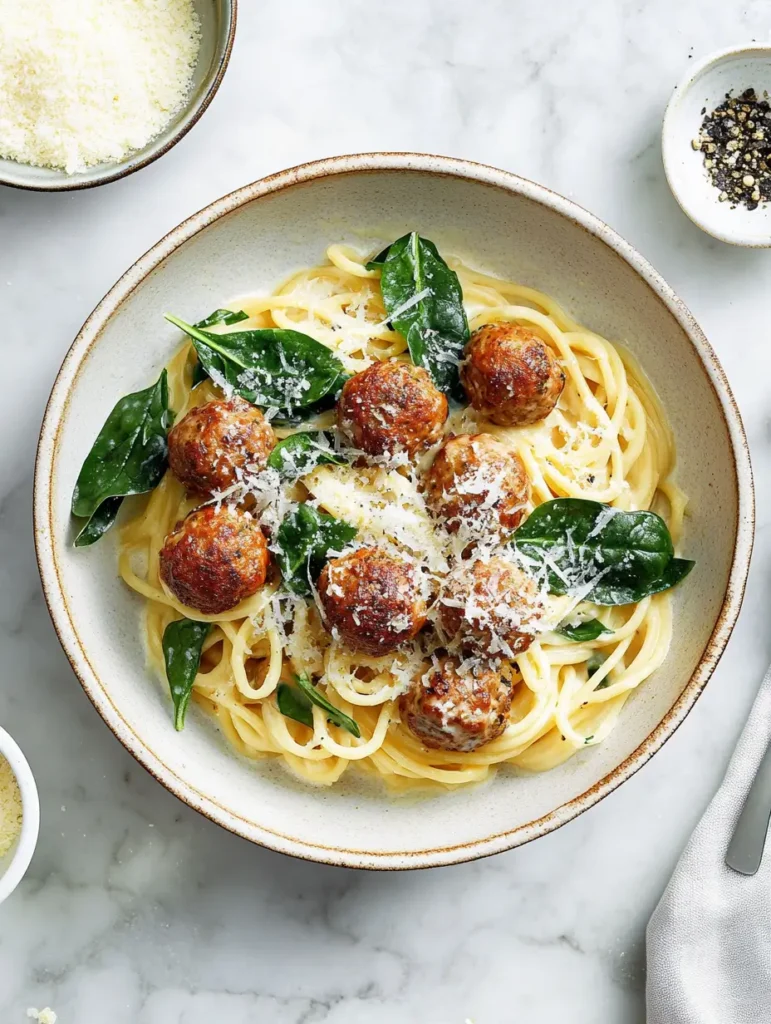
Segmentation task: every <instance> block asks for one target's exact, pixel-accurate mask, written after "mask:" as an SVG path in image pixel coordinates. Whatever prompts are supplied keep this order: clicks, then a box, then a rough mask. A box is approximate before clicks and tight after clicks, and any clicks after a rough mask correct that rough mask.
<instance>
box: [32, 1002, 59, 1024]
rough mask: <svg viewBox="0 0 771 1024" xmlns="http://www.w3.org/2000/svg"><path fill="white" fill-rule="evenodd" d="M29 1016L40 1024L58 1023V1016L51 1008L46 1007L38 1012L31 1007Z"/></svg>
mask: <svg viewBox="0 0 771 1024" xmlns="http://www.w3.org/2000/svg"><path fill="white" fill-rule="evenodd" d="M27 1016H28V1017H30V1018H31V1019H32V1020H36V1021H37V1022H38V1024H56V1021H57V1016H56V1014H55V1013H54V1011H53V1010H52V1009H51V1007H50V1006H46V1007H45V1009H44V1010H36V1009H35V1007H34V1006H30V1008H29V1009H28V1010H27Z"/></svg>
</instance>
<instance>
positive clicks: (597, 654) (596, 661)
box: [586, 651, 610, 690]
mask: <svg viewBox="0 0 771 1024" xmlns="http://www.w3.org/2000/svg"><path fill="white" fill-rule="evenodd" d="M607 660H608V656H607V654H605V653H604V652H603V651H594V652H593V653H592V654H591V656H590V657H589V660H588V661H587V663H586V677H587V679H591V678H592V676H593V675H594V674H595V673H596V672H599V670H600V669H601V668H602V666H603V665H604V664H605V662H606V661H607ZM607 686H610V680H609V679H608V677H607V676H605V678H604V679H601V680H600V681H599V683H597V685H596V686H595V690H604V689H605V688H606V687H607Z"/></svg>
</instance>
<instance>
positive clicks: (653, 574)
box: [512, 498, 693, 605]
mask: <svg viewBox="0 0 771 1024" xmlns="http://www.w3.org/2000/svg"><path fill="white" fill-rule="evenodd" d="M512 542H513V544H514V545H515V547H516V549H517V551H519V552H520V553H521V554H522V555H523V556H524V557H525V559H526V560H527V561H529V562H530V564H531V566H532V567H533V568H535V569H536V571H543V572H544V573H545V574H546V577H547V580H548V585H549V590H550V591H551V593H553V594H569V593H579V592H581V593H583V596H584V597H585V598H586V599H587V600H589V601H593V602H594V603H595V604H602V605H617V604H634V603H636V602H637V601H641V600H642V599H643V598H644V597H648V596H649V595H650V594H656V593H658V592H659V591H661V590H667V589H669V587H673V586H674V585H675V584H676V583H678V582H679V581H680V580H682V579H684V578H685V576H687V575H688V573H689V572H690V571H691V569H692V568H693V562H689V561H687V560H685V559H680V558H674V557H673V551H674V549H673V545H672V538H671V537H670V535H669V530H668V529H667V526H666V523H665V522H664V520H663V519H662V518H661V517H660V516H657V515H656V514H655V513H653V512H622V511H620V510H618V509H614V508H611V507H610V506H609V505H602V504H600V502H597V501H587V500H585V499H583V498H556V499H555V500H554V501H546V502H544V503H543V504H542V505H539V506H538V507H537V508H536V509H535V510H534V511H533V512H532V513H531V514H530V516H529V517H528V518H527V519H526V520H525V522H524V523H523V524H522V526H520V527H519V529H518V530H517V531H516V532H515V533H514V535H513V538H512Z"/></svg>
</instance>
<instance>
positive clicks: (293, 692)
mask: <svg viewBox="0 0 771 1024" xmlns="http://www.w3.org/2000/svg"><path fill="white" fill-rule="evenodd" d="M276 703H277V704H278V710H279V711H280V712H281V714H282V715H283V716H284V717H285V718H292V719H294V721H295V722H300V723H301V724H302V725H307V726H308V728H309V729H312V728H313V704H312V702H311V701H310V699H309V698H308V697H306V696H305V694H304V693H303V691H302V690H298V689H297V687H296V686H289V684H288V683H279V684H278V687H277V689H276Z"/></svg>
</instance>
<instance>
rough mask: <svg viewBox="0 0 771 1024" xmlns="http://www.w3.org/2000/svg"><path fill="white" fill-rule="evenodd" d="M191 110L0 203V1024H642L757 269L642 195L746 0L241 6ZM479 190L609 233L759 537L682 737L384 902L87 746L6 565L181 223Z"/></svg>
mask: <svg viewBox="0 0 771 1024" xmlns="http://www.w3.org/2000/svg"><path fill="white" fill-rule="evenodd" d="M241 7H242V11H241V18H240V26H239V31H238V38H237V42H236V48H235V53H234V57H233V62H232V65H231V69H230V71H229V73H228V76H227V78H226V79H225V82H224V85H223V87H222V89H221V92H220V94H219V96H218V97H217V99H216V100H215V102H214V104H213V106H212V108H211V110H210V111H209V113H208V114H207V115H206V116H205V117H204V119H203V121H202V122H201V123H200V124H199V125H198V126H197V127H196V128H195V129H194V130H193V132H192V133H191V134H190V135H189V136H188V137H187V138H186V139H185V140H183V142H182V143H180V145H179V146H178V147H177V148H176V149H174V150H173V151H172V152H171V153H170V154H169V155H168V156H166V157H165V158H164V159H163V160H161V161H160V162H159V163H157V164H154V165H153V166H151V167H149V168H147V169H145V170H143V171H141V172H140V173H139V174H137V175H135V176H133V177H132V178H130V179H128V180H126V181H123V182H119V183H116V184H114V185H108V186H106V187H104V188H101V189H98V190H95V191H89V192H84V193H81V194H71V195H58V196H46V195H37V194H31V193H29V194H25V193H21V192H14V191H11V190H7V189H0V322H1V323H2V338H1V340H0V351H1V352H2V360H3V362H2V374H3V384H4V387H3V401H2V404H1V405H0V419H1V422H2V444H1V445H0V644H1V645H2V650H3V661H2V665H3V673H2V684H0V721H2V723H3V724H4V725H6V726H7V728H8V729H9V730H10V731H11V732H12V733H13V734H14V735H15V737H16V738H17V739H18V741H19V742H20V743H21V744H22V746H23V747H24V749H25V750H26V752H27V753H28V755H29V758H30V761H31V763H32V766H33V769H34V771H35V773H36V776H37V779H38V782H39V785H40V790H41V798H42V815H43V817H42V830H41V839H40V845H39V848H38V851H37V854H36V856H35V859H34V861H33V864H32V868H31V871H30V873H29V876H28V877H27V879H26V881H25V882H24V883H23V885H22V887H21V888H20V890H19V891H18V892H17V893H16V894H15V895H14V896H13V897H12V898H11V899H10V900H9V902H8V903H7V904H5V905H4V906H3V907H2V908H1V909H0V1020H1V1021H2V1022H3V1024H22V1022H23V1021H24V1020H25V1019H26V1018H25V1010H26V1008H27V1007H28V1006H30V1005H34V1006H44V1005H46V1004H48V1005H51V1006H53V1007H54V1008H55V1009H56V1010H57V1012H58V1014H59V1021H60V1024H102V1022H103V1021H105V1020H109V1021H110V1022H111V1024H215V1022H216V1024H219V1022H223V1024H224V1022H228V1024H247V1022H248V1024H258V1022H259V1024H268V1022H269V1024H273V1022H275V1024H301V1022H307V1024H310V1022H323V1024H360V1022H367V1024H392V1022H396V1021H399V1022H404V1024H418V1022H420V1024H463V1021H464V1020H465V1018H467V1017H469V1018H472V1019H473V1020H474V1021H475V1022H476V1024H509V1022H511V1024H525V1022H528V1024H529V1022H532V1021H538V1022H542V1024H550V1022H552V1021H554V1022H556V1021H564V1020H569V1021H570V1022H571V1024H598V1022H600V1021H602V1022H606V1021H607V1022H611V1021H613V1022H620V1024H641V1022H643V1021H644V1019H645V1011H644V999H643V984H644V948H643V930H644V926H645V922H646V920H647V918H648V916H649V914H650V912H651V910H652V908H653V906H654V904H655V903H656V901H657V899H658V897H659V895H660V893H661V891H662V888H663V886H664V884H665V881H666V879H667V877H668V875H669V873H670V871H671V869H672V866H673V864H674V862H675V860H676V858H677V856H678V853H679V851H680V849H681V848H682V846H683V843H684V841H685V839H686V836H687V835H688V833H689V831H690V829H691V828H692V826H693V824H694V822H695V821H696V819H697V817H698V816H699V815H700V813H701V811H702V809H703V808H704V806H705V804H706V802H707V801H708V799H709V798H710V795H711V794H712V792H713V790H714V788H715V786H716V785H717V783H718V781H719V779H720V777H721V773H722V771H723V769H724V766H725V763H726V760H727V758H728V755H729V753H730V751H731V749H732V747H733V744H734V741H735V739H736V736H737V734H738V730H739V728H740V726H741V723H742V721H743V719H744V717H745V715H746V712H747V710H748V708H749V704H750V701H751V699H752V695H753V692H754V689H755V687H756V685H757V683H758V682H759V680H760V677H761V674H762V670H763V669H764V668H765V666H766V663H767V661H768V660H769V657H771V638H769V631H768V626H767V623H768V611H767V608H768V596H769V594H768V582H767V581H768V578H769V575H768V570H769V562H770V561H771V536H769V526H771V518H770V517H769V512H768V506H769V500H768V499H769V492H770V491H771V418H770V417H769V411H768V410H769V408H771V405H770V404H769V400H770V399H771V386H770V385H769V380H768V373H767V372H766V370H767V368H768V367H769V366H771V355H770V354H769V346H770V345H771V337H770V336H769V327H768V324H769V315H768V302H769V300H768V296H769V294H770V293H771V253H768V252H763V251H755V252H753V251H743V250H737V249H731V248H729V247H727V246H725V245H723V244H721V243H718V242H716V241H713V240H712V239H710V238H708V237H707V236H705V235H703V234H701V233H700V232H699V231H698V229H696V228H695V227H694V226H693V225H692V224H691V223H690V222H689V221H687V220H686V219H685V217H684V216H683V215H682V214H681V212H680V210H679V208H678V207H677V206H676V205H675V203H674V201H673V199H672V198H671V196H670V195H669V193H668V191H667V186H666V183H665V180H664V175H663V172H662V168H661V160H660V149H659V138H658V131H659V123H660V118H661V114H662V111H663V107H664V104H665V102H666V100H667V97H668V95H669V92H670V90H671V88H672V86H673V84H674V82H675V81H676V80H677V79H678V78H679V77H680V76H681V75H682V73H683V71H684V69H685V68H686V66H687V64H688V61H689V58H690V57H691V55H693V56H694V57H699V56H701V55H703V54H705V53H707V52H709V51H710V50H712V49H715V48H717V47H723V46H726V45H729V44H731V43H737V42H742V41H746V40H749V39H752V38H755V39H759V40H763V39H767V38H768V36H769V29H771V12H769V10H768V5H767V4H765V3H764V2H763V0H749V2H742V3H738V2H736V0H684V2H682V3H679V4H675V3H672V2H671V0H646V3H644V4H643V3H637V2H627V0H624V2H622V0H594V2H593V3H591V4H574V3H572V2H571V0H555V2H554V3H552V4H551V5H548V6H547V5H545V4H543V3H542V2H537V0H477V2H476V3H474V4H468V3H465V2H463V0H392V2H391V3H389V4H378V3H365V2H364V0H327V2H325V3H319V2H317V0H242V3H241ZM365 149H371V150H375V149H415V150H427V151H433V152H438V153H447V154H451V155H459V156H465V157H470V158H472V159H476V160H481V161H485V162H488V163H492V164H497V165H499V166H501V167H506V168H509V169H511V170H514V171H517V172H519V173H521V174H523V175H526V176H528V177H531V178H534V179H535V180H537V181H540V182H543V183H544V184H546V185H548V186H550V187H552V188H554V189H556V190H557V191H559V192H562V193H564V194H565V195H568V196H570V197H572V198H574V199H576V200H577V201H578V202H579V203H581V204H582V205H584V206H586V207H588V208H589V209H591V210H593V211H594V212H596V213H597V214H598V215H599V216H600V217H602V218H604V219H605V220H607V221H608V222H609V223H610V224H612V225H613V226H614V227H615V228H617V229H618V230H619V231H620V232H621V233H622V234H623V235H625V236H626V237H627V238H628V239H629V240H630V241H631V242H632V243H633V244H635V245H636V246H637V247H638V248H639V249H640V250H641V251H642V252H643V253H644V254H645V255H646V256H648V257H649V258H650V259H651V261H652V262H653V263H654V265H655V266H656V267H657V268H658V269H659V270H660V271H661V272H662V273H663V274H664V276H665V277H666V278H667V280H668V281H669V282H670V283H671V284H672V285H673V286H674V288H675V289H676V290H677V291H678V292H679V293H680V294H681V295H682V296H683V297H684V299H685V300H686V301H687V302H688V303H689V304H690V306H691V308H692V309H693V310H694V312H695V314H696V316H697V317H698V319H699V320H700V321H701V323H702V325H703V326H704V328H705V329H706V331H707V334H708V336H709V337H710V339H711V340H712V343H713V344H714V346H715V348H716V349H717V351H718V353H719V355H720V358H721V359H722V361H723V364H724V366H725V368H726V370H727V372H728V375H729V377H730V379H731V381H732V383H733V386H734V389H735V392H736V395H737V398H738V400H739V404H740V406H741V409H742V411H743V414H744V417H745V422H746V426H747V431H748V434H749V438H750V443H751V446H752V453H753V460H754V465H755V471H756V477H757V484H758V499H759V506H760V508H759V513H760V514H759V523H758V535H757V546H756V554H755V559H754V564H753V569H752V573H751V577H750V586H749V590H748V593H747V598H746V602H745V608H744V612H743V614H742V617H741V621H740V623H739V626H738V628H737V630H736V633H735V635H734V638H733V640H732V642H731V644H730V646H729V650H728V653H727V654H726V656H725V658H724V660H723V663H722V664H721V666H720V668H719V669H718V671H717V673H716V674H715V677H714V679H713V681H712V682H711V683H710V685H709V687H708V689H707V691H706V693H705V695H704V696H703V697H702V699H701V700H700V702H699V703H698V705H697V707H696V709H695V710H694V711H693V712H692V714H691V715H690V717H689V718H688V720H687V721H686V723H685V724H684V725H683V727H682V728H681V729H680V731H679V732H678V733H677V735H676V736H675V737H674V738H673V739H672V740H671V741H670V743H669V744H668V745H667V746H666V747H665V748H664V750H662V751H661V752H660V753H659V754H658V755H657V756H656V757H655V758H654V760H653V761H652V762H651V763H650V764H649V765H648V766H647V767H646V768H644V769H643V770H642V771H641V772H640V773H639V774H638V775H637V776H636V777H635V778H633V779H632V780H631V781H630V782H628V783H627V784H626V785H625V786H623V787H622V789H621V790H619V791H618V792H617V793H615V794H614V795H612V796H610V797H609V798H608V799H607V800H605V801H604V803H602V804H601V805H600V806H598V807H597V808H595V809H594V810H592V811H590V812H589V813H588V814H586V815H584V816H583V817H581V818H579V819H578V820H576V821H574V822H573V823H571V824H569V825H567V826H566V827H565V828H563V829H561V830H560V831H559V832H557V833H555V834H553V835H551V836H548V837H547V838H545V839H542V840H539V841H538V842H537V843H535V844H533V845H531V846H529V847H526V848H523V849H521V850H519V851H514V852H512V853H509V854H505V855H502V856H499V857H496V858H493V859H491V860H487V861H482V862H479V863H476V864H470V865H465V866H460V867H455V868H446V869H442V870H436V871H432V872H420V873H413V874H395V875H377V874H366V873H357V872H354V871H345V870H337V869H331V868H326V867H323V866H315V865H312V864H305V863H301V862H297V861H292V860H289V859H287V858H284V857H281V856H278V855H275V854H272V853H269V852H266V851H263V850H260V849H257V848H254V847H251V846H249V845H248V844H247V843H246V842H244V841H242V840H240V839H237V838H235V837H234V836H231V835H228V834H226V833H225V832H223V831H221V830H219V829H218V828H217V827H216V826H214V825H212V824H211V823H209V822H208V821H206V820H204V819H203V818H200V817H199V816H197V815H196V814H194V813H193V812H192V811H190V810H188V809H187V808H186V807H184V806H183V805H181V804H180V803H178V802H177V801H176V800H175V798H174V797H172V796H170V795H169V794H168V793H166V791H165V790H163V789H162V788H161V787H160V786H158V785H157V783H155V782H154V781H153V780H152V779H151V778H150V777H149V776H148V775H147V774H146V773H145V772H144V770H143V769H142V768H140V767H139V766H138V765H137V764H135V762H134V761H133V760H132V759H131V758H130V757H129V755H128V754H127V753H126V752H125V751H124V750H123V748H122V747H121V746H120V745H119V744H118V742H117V741H116V740H115V739H114V738H113V737H112V736H111V734H110V733H109V732H108V731H107V729H106V728H105V726H104V725H103V724H102V722H101V721H100V720H99V718H98V717H97V715H96V713H95V712H94V710H93V709H92V707H91V705H90V704H89V703H88V701H87V699H86V698H85V696H84V694H83V692H82V691H81V689H80V687H79V686H78V684H77V682H76V681H75V678H74V676H73V675H72V673H71V671H70V669H69V667H68V665H67V662H66V660H65V658H64V656H63V654H62V653H61V651H60V649H59V646H58V644H57V641H56V638H55V636H54V633H53V630H52V628H51V626H50V623H49V620H48V616H47V613H46V610H45V606H44V603H43V599H42V596H41V592H40V587H39V583H38V577H37V572H36V568H35V560H34V554H33V549H32V531H31V488H32V464H33V455H34V448H35V441H36V436H37V432H38V427H39V424H40V420H41V417H42V412H43V407H44V404H45V400H46V397H47V395H48V391H49V389H50V386H51V383H52V380H53V377H54V374H55V372H56V370H57V368H58V366H59V363H60V361H61V359H62V357H63V355H64V353H65V351H66V349H67V346H68V345H69V343H70V341H71V339H72V337H73V336H74V334H75V332H76V331H77V329H78V327H79V326H80V324H81V322H82V321H83V319H84V318H85V316H86V315H87V314H88V312H89V311H90V310H91V308H92V307H93V306H94V305H95V303H96V302H97V301H98V299H99V298H100V297H101V296H102V294H103V293H104V292H105V291H106V290H107V288H108V287H109V286H110V285H111V284H112V283H113V281H114V280H115V278H116V277H117V276H118V275H119V274H120V273H122V271H123V270H124V269H125V268H126V267H127V266H128V264H129V263H130V262H132V261H133V260H134V258H135V257H136V256H137V255H139V254H140V253H141V252H143V251H144V250H145V249H147V248H148V247H149V246H150V245H151V244H152V243H153V242H155V241H156V240H157V239H158V238H159V237H160V235H161V234H163V233H164V232H165V231H167V230H168V229H169V228H171V227H172V226H173V225H175V224H176V223H177V222H178V221H179V220H181V219H182V218H183V217H185V216H186V215H188V214H189V213H191V212H193V211H194V210H197V209H198V208H199V207H201V206H203V205H205V204H206V203H207V202H209V201H210V200H212V199H214V198H215V197H217V196H219V195H221V194H222V193H224V192H227V191H229V190H231V189H233V188H236V187H237V186H239V185H241V184H244V183H245V182H247V181H251V180H253V179H255V178H258V177H260V176H262V175H264V174H267V173H269V172H271V171H275V170H278V169H279V168H282V167H285V166H288V165H290V164H294V163H298V162H300V161H303V160H308V159H311V158H314V157H320V156H326V155H330V154H333V153H342V152H352V151H357V150H365Z"/></svg>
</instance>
